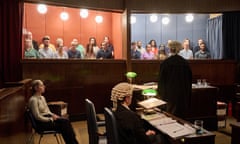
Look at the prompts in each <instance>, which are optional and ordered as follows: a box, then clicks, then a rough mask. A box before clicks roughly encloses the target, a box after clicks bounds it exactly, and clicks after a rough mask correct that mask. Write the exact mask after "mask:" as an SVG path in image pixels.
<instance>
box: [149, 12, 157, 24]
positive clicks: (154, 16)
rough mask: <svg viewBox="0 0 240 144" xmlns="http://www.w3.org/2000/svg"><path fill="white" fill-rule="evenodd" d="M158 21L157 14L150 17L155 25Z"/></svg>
mask: <svg viewBox="0 0 240 144" xmlns="http://www.w3.org/2000/svg"><path fill="white" fill-rule="evenodd" d="M157 20H158V16H157V15H156V14H153V15H151V16H150V22H152V23H155V22H157Z"/></svg>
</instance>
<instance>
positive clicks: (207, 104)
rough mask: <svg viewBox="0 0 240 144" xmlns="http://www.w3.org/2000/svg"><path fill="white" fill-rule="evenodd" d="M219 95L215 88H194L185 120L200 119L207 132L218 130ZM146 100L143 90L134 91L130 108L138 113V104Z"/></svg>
mask: <svg viewBox="0 0 240 144" xmlns="http://www.w3.org/2000/svg"><path fill="white" fill-rule="evenodd" d="M217 95H218V88H217V87H213V86H207V87H193V88H192V96H191V102H190V108H189V111H186V117H183V119H185V120H187V121H190V122H192V123H193V122H194V120H197V119H200V120H203V121H204V128H205V129H207V130H217V127H218V126H217V124H218V121H217ZM142 100H144V97H143V96H142V90H141V89H135V90H134V91H133V98H132V104H131V105H130V106H129V107H130V108H131V109H132V110H133V111H136V107H138V104H137V103H138V102H139V101H142Z"/></svg>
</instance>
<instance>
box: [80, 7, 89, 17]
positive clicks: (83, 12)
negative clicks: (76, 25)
mask: <svg viewBox="0 0 240 144" xmlns="http://www.w3.org/2000/svg"><path fill="white" fill-rule="evenodd" d="M80 16H81V17H82V18H87V17H88V10H87V9H81V10H80Z"/></svg>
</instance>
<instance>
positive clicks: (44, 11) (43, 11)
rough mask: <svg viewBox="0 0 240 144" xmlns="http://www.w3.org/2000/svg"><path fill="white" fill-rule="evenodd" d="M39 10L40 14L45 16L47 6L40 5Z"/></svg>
mask: <svg viewBox="0 0 240 144" xmlns="http://www.w3.org/2000/svg"><path fill="white" fill-rule="evenodd" d="M37 10H38V12H39V13H40V14H45V13H46V12H47V6H46V5H45V4H39V5H38V6H37Z"/></svg>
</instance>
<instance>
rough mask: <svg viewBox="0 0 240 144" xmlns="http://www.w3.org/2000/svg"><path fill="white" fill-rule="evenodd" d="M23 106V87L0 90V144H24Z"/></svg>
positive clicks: (25, 134)
mask: <svg viewBox="0 0 240 144" xmlns="http://www.w3.org/2000/svg"><path fill="white" fill-rule="evenodd" d="M25 104H26V103H25V95H24V88H23V86H18V87H10V88H3V89H0V141H1V144H15V143H26V139H27V130H29V129H28V127H27V123H26V119H25V117H24V112H25Z"/></svg>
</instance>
